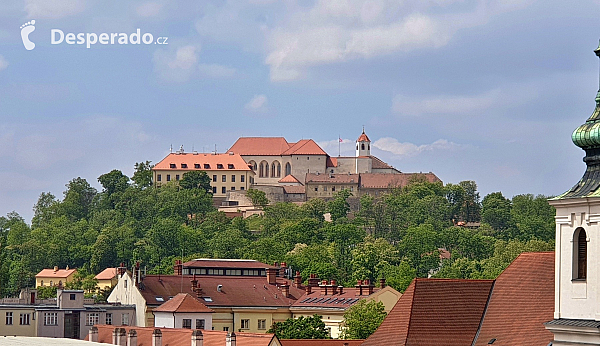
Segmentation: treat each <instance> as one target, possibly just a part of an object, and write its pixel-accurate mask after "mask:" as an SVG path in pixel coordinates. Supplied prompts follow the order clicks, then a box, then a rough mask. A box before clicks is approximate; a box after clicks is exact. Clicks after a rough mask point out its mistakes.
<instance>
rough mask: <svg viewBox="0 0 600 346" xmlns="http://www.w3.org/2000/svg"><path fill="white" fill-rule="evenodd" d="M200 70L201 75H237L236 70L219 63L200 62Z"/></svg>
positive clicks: (228, 76) (211, 76)
mask: <svg viewBox="0 0 600 346" xmlns="http://www.w3.org/2000/svg"><path fill="white" fill-rule="evenodd" d="M198 72H199V73H200V76H201V77H207V78H231V77H233V76H234V75H235V72H236V70H235V69H234V68H232V67H227V66H223V65H219V64H200V65H198Z"/></svg>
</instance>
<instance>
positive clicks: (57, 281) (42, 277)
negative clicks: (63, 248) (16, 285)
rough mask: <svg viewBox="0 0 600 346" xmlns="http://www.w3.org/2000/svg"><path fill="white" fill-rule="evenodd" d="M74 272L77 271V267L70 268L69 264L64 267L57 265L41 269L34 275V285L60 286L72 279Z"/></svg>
mask: <svg viewBox="0 0 600 346" xmlns="http://www.w3.org/2000/svg"><path fill="white" fill-rule="evenodd" d="M75 273H77V269H70V268H69V266H67V267H66V268H65V269H59V268H58V267H54V268H53V269H42V271H40V272H39V273H37V274H36V275H35V287H40V286H58V287H62V286H64V285H65V284H66V283H67V282H70V281H71V280H73V276H74V275H75Z"/></svg>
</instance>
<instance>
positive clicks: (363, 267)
mask: <svg viewBox="0 0 600 346" xmlns="http://www.w3.org/2000/svg"><path fill="white" fill-rule="evenodd" d="M397 260H398V251H397V250H396V249H395V248H394V246H393V245H392V244H390V243H389V242H388V241H387V240H385V239H383V238H379V239H375V238H373V237H371V236H367V237H365V240H364V242H362V243H360V244H358V245H356V248H355V249H354V250H352V269H353V276H354V279H356V280H363V279H370V280H371V281H373V282H374V281H375V279H376V278H378V277H379V276H380V275H379V273H380V272H381V271H382V270H383V269H384V268H385V267H386V266H387V265H389V264H395V263H394V262H396V261H397Z"/></svg>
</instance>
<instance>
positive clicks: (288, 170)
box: [285, 162, 292, 176]
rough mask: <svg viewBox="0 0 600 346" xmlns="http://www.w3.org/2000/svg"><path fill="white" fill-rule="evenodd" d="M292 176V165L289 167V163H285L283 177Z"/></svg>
mask: <svg viewBox="0 0 600 346" xmlns="http://www.w3.org/2000/svg"><path fill="white" fill-rule="evenodd" d="M290 174H292V165H290V163H289V162H288V163H286V164H285V175H286V176H287V175H290Z"/></svg>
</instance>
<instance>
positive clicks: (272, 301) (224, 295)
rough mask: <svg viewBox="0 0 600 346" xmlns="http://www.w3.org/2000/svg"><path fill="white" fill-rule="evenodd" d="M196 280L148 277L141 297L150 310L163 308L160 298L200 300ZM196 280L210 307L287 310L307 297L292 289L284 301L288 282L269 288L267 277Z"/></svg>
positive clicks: (221, 277) (226, 277)
mask: <svg viewBox="0 0 600 346" xmlns="http://www.w3.org/2000/svg"><path fill="white" fill-rule="evenodd" d="M192 279H193V276H191V275H184V276H183V285H182V277H181V276H178V275H147V276H146V277H145V278H144V280H143V282H142V284H143V289H141V290H140V293H141V294H142V296H143V297H144V299H145V300H146V304H148V305H150V306H153V305H154V306H156V305H160V304H162V302H160V301H158V300H156V298H157V297H161V298H162V299H163V300H167V299H168V297H174V296H175V295H177V294H178V293H189V294H191V295H193V296H196V293H195V292H193V291H192V284H191V280H192ZM196 280H198V286H199V287H200V288H202V296H203V298H205V299H202V298H200V299H202V303H203V304H205V305H206V306H208V307H214V306H229V307H236V306H237V307H240V306H243V307H248V306H260V307H266V306H274V307H285V306H291V305H292V304H293V303H294V302H295V301H296V299H297V298H298V297H300V296H302V295H303V294H304V290H302V289H299V288H297V287H295V286H293V285H290V288H289V290H290V298H286V297H284V296H283V294H282V292H281V287H280V285H281V284H283V282H284V280H283V279H281V278H277V280H278V285H269V284H268V283H267V278H266V277H264V276H256V277H252V276H250V277H248V276H212V275H200V276H196ZM287 282H288V284H289V283H290V282H289V281H287ZM219 285H220V286H221V289H220V291H219V290H217V286H219ZM182 288H183V290H182ZM206 297H210V299H211V300H212V301H208V300H207V299H206Z"/></svg>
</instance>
